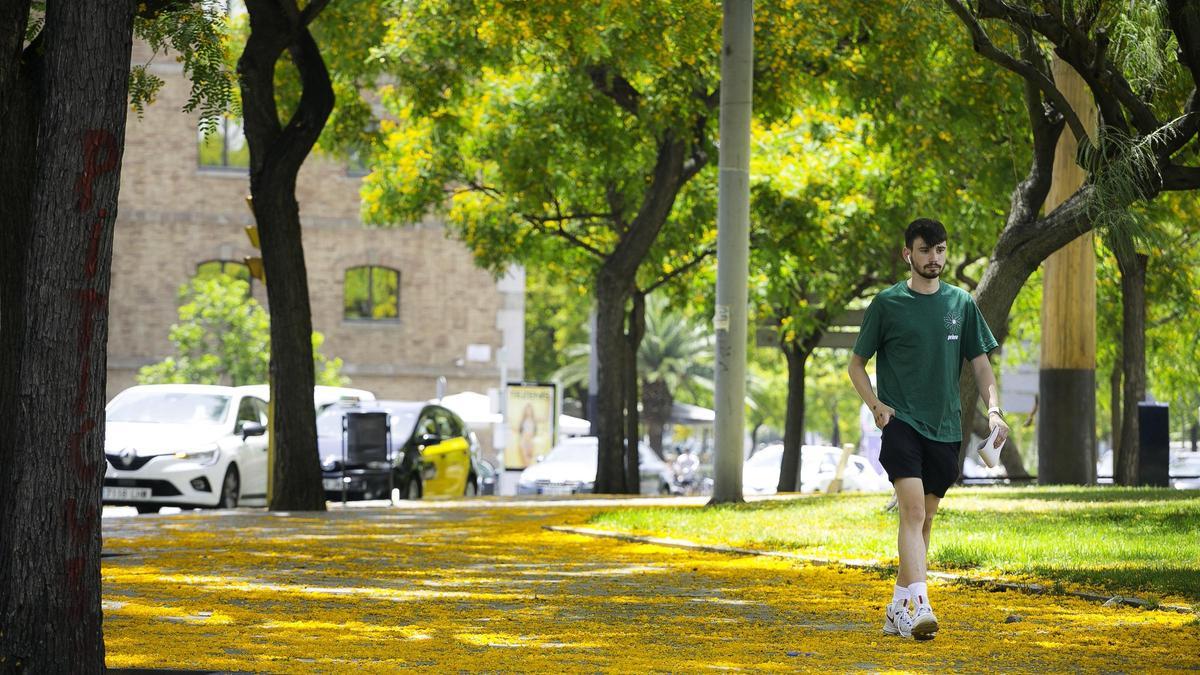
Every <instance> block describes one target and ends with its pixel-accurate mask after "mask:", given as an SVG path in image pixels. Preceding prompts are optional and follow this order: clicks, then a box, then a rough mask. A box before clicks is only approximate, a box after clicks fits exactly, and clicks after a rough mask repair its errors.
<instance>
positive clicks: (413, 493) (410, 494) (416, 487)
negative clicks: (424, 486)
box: [404, 475, 421, 501]
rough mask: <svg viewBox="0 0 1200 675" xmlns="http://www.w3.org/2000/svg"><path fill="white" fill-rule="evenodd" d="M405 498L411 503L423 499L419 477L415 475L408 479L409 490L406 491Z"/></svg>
mask: <svg viewBox="0 0 1200 675" xmlns="http://www.w3.org/2000/svg"><path fill="white" fill-rule="evenodd" d="M404 498H405V499H407V500H409V501H416V500H418V499H420V498H421V479H420V478H419V477H417V476H415V475H414V476H412V477H411V478H409V479H408V488H406V489H405V491H404Z"/></svg>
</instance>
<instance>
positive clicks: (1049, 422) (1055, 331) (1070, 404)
mask: <svg viewBox="0 0 1200 675" xmlns="http://www.w3.org/2000/svg"><path fill="white" fill-rule="evenodd" d="M1051 69H1052V71H1053V75H1054V84H1055V86H1056V87H1058V89H1059V91H1061V92H1062V93H1063V96H1065V97H1066V99H1067V101H1068V102H1069V103H1070V104H1071V107H1072V108H1073V109H1074V110H1075V114H1076V115H1078V116H1079V119H1080V120H1081V121H1083V124H1084V127H1085V129H1087V132H1088V134H1090V135H1092V136H1095V134H1096V125H1097V112H1096V103H1095V101H1094V100H1093V98H1092V93H1091V89H1089V88H1088V86H1087V83H1085V82H1084V81H1083V78H1082V77H1080V76H1079V73H1077V72H1075V69H1074V68H1072V67H1071V66H1070V65H1068V64H1067V63H1066V62H1065V61H1063V60H1062V59H1060V58H1058V57H1057V56H1056V57H1054V61H1053V63H1052V65H1051ZM1078 148H1079V142H1078V140H1077V139H1076V138H1075V135H1074V134H1073V133H1072V132H1071V130H1070V129H1063V132H1062V134H1061V135H1060V136H1059V139H1058V146H1057V147H1056V148H1055V151H1054V178H1053V182H1052V183H1051V185H1050V192H1049V193H1048V194H1047V195H1046V203H1045V206H1046V213H1049V212H1051V211H1053V210H1054V209H1055V208H1057V207H1058V205H1059V204H1061V203H1062V202H1064V201H1066V199H1067V198H1068V197H1070V196H1071V195H1072V194H1074V193H1075V191H1076V190H1078V189H1079V186H1081V185H1083V182H1084V180H1086V179H1087V173H1086V172H1085V171H1084V170H1083V169H1082V168H1081V167H1080V166H1079V165H1078V164H1077V163H1076V161H1075V157H1076V155H1077V152H1078ZM1043 269H1044V276H1043V282H1042V284H1043V285H1042V362H1041V370H1040V372H1039V374H1038V391H1039V396H1038V398H1039V400H1040V401H1041V404H1040V405H1041V408H1040V410H1039V412H1038V431H1037V439H1038V483H1040V484H1042V485H1047V484H1075V485H1089V484H1094V483H1095V482H1096V253H1095V251H1094V249H1093V248H1092V233H1091V232H1090V231H1089V232H1088V233H1087V234H1085V235H1083V236H1081V237H1079V238H1078V239H1076V240H1075V241H1073V242H1071V243H1070V244H1067V245H1066V246H1064V247H1063V248H1061V249H1059V250H1058V251H1056V252H1055V253H1054V255H1052V256H1050V257H1049V258H1047V259H1046V262H1045V264H1044V268H1043ZM1134 405H1136V402H1135V403H1134Z"/></svg>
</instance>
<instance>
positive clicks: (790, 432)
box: [778, 343, 812, 492]
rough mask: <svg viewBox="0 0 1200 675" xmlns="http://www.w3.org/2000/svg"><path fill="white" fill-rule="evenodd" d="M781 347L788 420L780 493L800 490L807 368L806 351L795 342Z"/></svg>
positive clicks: (785, 431)
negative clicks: (785, 378) (785, 380)
mask: <svg viewBox="0 0 1200 675" xmlns="http://www.w3.org/2000/svg"><path fill="white" fill-rule="evenodd" d="M781 348H782V349H783V355H784V356H786V357H787V364H788V397H787V418H786V420H785V422H784V427H783V459H782V461H781V462H780V465H779V487H778V489H779V491H780V492H799V491H800V468H801V463H802V457H801V453H800V448H801V446H803V445H804V376H805V370H806V369H807V367H808V356H809V354H811V353H812V352H811V351H806V350H804V349H803V347H801V346H800V345H798V344H796V343H784V344H783V345H782V346H781Z"/></svg>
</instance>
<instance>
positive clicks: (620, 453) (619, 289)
mask: <svg viewBox="0 0 1200 675" xmlns="http://www.w3.org/2000/svg"><path fill="white" fill-rule="evenodd" d="M628 287H629V281H628V280H624V281H623V280H621V279H615V278H611V275H606V274H605V272H604V270H603V269H602V270H601V274H600V278H599V280H598V282H597V286H596V354H597V356H598V357H599V360H600V367H599V368H598V372H597V379H598V380H599V391H598V393H597V401H596V411H597V418H598V419H597V422H598V424H597V427H598V433H597V436H598V442H599V454H598V456H597V463H596V486H595V490H596V492H597V493H603V494H624V493H628V492H629V486H628V483H627V479H626V472H625V468H624V466H625V462H624V456H625V454H624V445H625V442H624V435H625V426H624V421H625V397H626V392H625V382H624V380H625V377H626V376H627V375H628V368H626V367H625V361H626V350H627V349H628V347H627V345H626V344H625V331H624V324H625V301H626V299H627V298H628V297H629V290H628Z"/></svg>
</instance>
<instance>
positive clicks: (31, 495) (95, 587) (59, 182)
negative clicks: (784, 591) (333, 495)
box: [0, 2, 134, 673]
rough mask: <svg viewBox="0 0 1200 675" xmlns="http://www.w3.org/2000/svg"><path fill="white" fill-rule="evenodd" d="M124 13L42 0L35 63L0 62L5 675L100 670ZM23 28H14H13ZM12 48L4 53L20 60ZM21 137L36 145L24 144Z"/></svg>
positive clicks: (0, 615) (117, 6) (0, 501)
mask: <svg viewBox="0 0 1200 675" xmlns="http://www.w3.org/2000/svg"><path fill="white" fill-rule="evenodd" d="M133 8H134V5H133V3H64V2H59V3H50V4H48V5H47V7H46V14H45V25H44V28H43V34H42V36H41V37H39V38H38V39H39V41H40V62H37V61H32V60H31V61H25V62H23V63H21V65H19V66H17V67H16V68H15V69H14V67H13V64H12V63H11V62H6V63H5V65H4V66H0V73H5V74H3V76H2V77H0V87H2V88H0V98H2V99H4V103H3V104H0V120H2V121H3V130H2V131H0V138H2V139H3V140H0V144H2V145H3V149H4V151H5V157H4V158H3V159H2V160H0V171H2V173H0V183H2V184H0V190H3V200H2V201H3V202H4V204H3V206H0V209H3V211H2V212H0V213H2V215H3V217H4V222H3V225H2V228H3V239H4V242H3V243H4V245H5V247H6V249H7V247H8V246H17V247H18V248H17V249H16V250H5V251H4V252H3V253H2V254H0V255H3V256H4V257H3V262H4V263H5V264H6V267H7V264H9V263H12V264H14V265H15V267H14V268H13V269H6V270H5V272H4V277H3V285H4V289H3V295H2V296H0V298H2V301H3V303H4V305H3V307H0V314H2V315H3V317H4V318H3V323H2V324H0V327H2V328H0V330H2V332H3V337H2V338H0V344H3V346H4V348H5V349H4V354H2V355H0V372H3V373H4V377H3V379H4V380H5V383H4V385H3V389H2V390H0V397H3V398H2V400H0V406H2V408H3V409H4V410H5V411H6V413H5V414H6V416H7V423H6V426H5V431H4V433H3V434H0V484H2V485H3V489H0V671H4V672H34V673H43V672H45V673H50V672H72V673H84V672H101V671H102V670H103V669H104V642H103V638H102V634H101V610H100V508H101V485H102V483H103V479H104V467H105V463H104V455H103V452H104V450H103V446H104V402H105V379H106V374H107V359H106V352H107V342H108V305H107V298H108V290H109V278H110V265H111V261H112V235H113V223H114V221H115V220H116V217H117V193H118V190H119V188H120V172H121V151H122V147H123V145H124V138H125V117H126V112H127V109H128V103H127V99H126V93H127V85H128V79H129V57H130V47H131V44H132V31H133ZM8 9H9V8H8V7H6V8H5V10H3V12H2V14H3V15H5V16H7V15H8V14H9V12H8ZM23 28H24V24H23V22H22V24H21V25H20V26H18V27H17V29H18V30H21V29H23ZM11 29H12V26H9V25H6V26H3V27H2V28H0V31H3V32H4V34H5V35H7V33H8V31H9V30H11ZM0 41H2V42H3V43H4V44H6V45H7V46H9V47H11V46H12V45H11V40H9V39H7V38H5V39H3V40H0ZM19 47H20V43H19V42H18V43H17V49H15V50H9V51H6V52H5V53H4V54H3V55H0V58H2V59H14V58H15V57H17V55H18V54H19V53H20V49H19ZM32 51H38V50H32ZM30 55H31V56H32V55H33V54H32V53H31V54H30ZM23 134H28V135H25V136H24V138H25V139H36V140H35V141H33V142H30V143H28V144H23V143H22V142H21V135H23ZM35 148H36V150H34V149H35ZM10 151H12V152H15V153H16V154H15V155H13V156H8V155H7V153H8V152H10ZM31 152H35V154H34V155H33V157H36V159H31V154H30V153H31ZM14 172H15V173H14ZM22 174H25V175H22ZM10 218H12V220H10ZM10 348H11V349H13V351H12V352H10V351H9V349H10Z"/></svg>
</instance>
